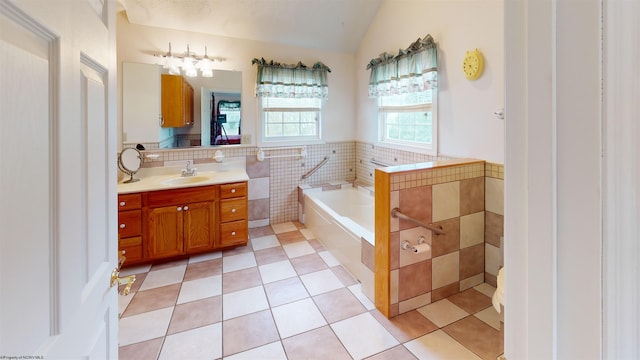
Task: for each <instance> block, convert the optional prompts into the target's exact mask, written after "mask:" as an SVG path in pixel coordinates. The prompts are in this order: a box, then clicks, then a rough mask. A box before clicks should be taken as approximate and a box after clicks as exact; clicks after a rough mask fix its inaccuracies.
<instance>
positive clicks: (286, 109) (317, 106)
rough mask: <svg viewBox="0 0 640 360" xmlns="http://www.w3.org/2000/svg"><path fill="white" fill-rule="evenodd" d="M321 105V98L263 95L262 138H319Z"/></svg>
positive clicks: (278, 139) (267, 139)
mask: <svg viewBox="0 0 640 360" xmlns="http://www.w3.org/2000/svg"><path fill="white" fill-rule="evenodd" d="M321 107H322V100H321V99H305V98H302V99H297V98H273V97H263V98H262V113H263V119H264V121H263V126H264V128H263V134H264V136H263V138H264V140H265V141H289V140H319V139H320V110H321Z"/></svg>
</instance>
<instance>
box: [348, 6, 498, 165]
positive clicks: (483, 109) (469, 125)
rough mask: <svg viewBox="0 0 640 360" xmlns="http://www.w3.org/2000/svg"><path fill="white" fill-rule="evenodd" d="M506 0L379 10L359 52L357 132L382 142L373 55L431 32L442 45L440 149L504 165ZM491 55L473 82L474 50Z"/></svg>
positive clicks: (362, 138) (364, 139)
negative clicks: (372, 85) (501, 115)
mask: <svg viewBox="0 0 640 360" xmlns="http://www.w3.org/2000/svg"><path fill="white" fill-rule="evenodd" d="M503 13H504V10H503V1H490V0H489V1H484V0H483V1H465V2H459V1H424V0H387V1H385V2H384V3H383V4H382V5H381V6H380V9H379V10H378V14H377V15H376V18H375V20H374V21H373V23H372V24H371V26H370V27H369V30H368V31H367V34H366V36H365V38H364V40H363V41H362V43H361V45H360V48H359V49H358V52H357V54H356V58H355V67H354V69H355V72H356V98H357V102H358V108H357V137H356V140H358V141H362V142H366V143H374V144H375V143H376V142H377V105H376V101H375V100H374V99H368V98H367V84H368V81H369V74H370V72H369V71H367V70H366V64H367V63H369V60H370V59H372V58H374V57H377V56H378V55H379V54H380V53H382V52H384V51H387V52H390V53H397V51H398V49H399V48H403V49H404V48H406V47H407V46H409V44H411V43H412V42H413V41H415V40H416V39H417V38H420V37H424V36H425V35H426V34H431V35H432V36H433V38H434V39H435V41H436V42H437V43H438V68H439V71H438V78H439V81H438V82H439V85H438V104H437V111H438V119H439V126H440V130H439V136H440V138H439V139H440V144H439V153H440V154H444V155H448V156H455V157H471V158H478V159H484V160H487V161H491V162H496V163H501V164H502V163H504V122H503V121H502V120H499V119H498V118H497V117H496V116H495V115H494V114H493V113H494V111H496V110H497V109H499V108H503V107H504V70H503V69H504V60H503V57H504V50H503V48H504V41H503V38H504V25H503V23H504V19H503ZM474 48H478V49H479V50H480V51H481V52H482V53H483V54H484V58H485V69H484V73H483V74H482V76H481V77H480V78H479V79H478V80H475V81H468V80H466V78H465V77H464V74H463V73H462V71H461V67H462V59H463V57H464V55H465V52H466V51H467V50H471V49H474Z"/></svg>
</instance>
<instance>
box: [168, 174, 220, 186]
mask: <svg viewBox="0 0 640 360" xmlns="http://www.w3.org/2000/svg"><path fill="white" fill-rule="evenodd" d="M209 179H211V178H210V177H208V176H184V177H183V176H178V177H174V178H170V179H166V180H164V181H162V183H163V184H165V185H184V184H196V183H199V182H203V181H207V180H209Z"/></svg>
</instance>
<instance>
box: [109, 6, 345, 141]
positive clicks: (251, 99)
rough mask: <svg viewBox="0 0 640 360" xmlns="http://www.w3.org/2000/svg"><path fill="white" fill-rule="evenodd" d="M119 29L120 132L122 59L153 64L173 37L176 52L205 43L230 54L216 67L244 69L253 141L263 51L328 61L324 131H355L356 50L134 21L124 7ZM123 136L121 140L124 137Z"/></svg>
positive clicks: (246, 118)
mask: <svg viewBox="0 0 640 360" xmlns="http://www.w3.org/2000/svg"><path fill="white" fill-rule="evenodd" d="M117 35H118V39H117V48H118V74H119V79H118V84H119V85H118V87H119V88H118V94H119V96H118V98H119V99H118V101H119V103H118V105H119V106H118V108H119V109H120V110H119V114H118V134H121V133H122V110H121V109H122V106H121V105H122V96H121V94H122V85H121V84H122V75H120V74H122V71H121V70H122V62H123V61H128V62H140V63H148V64H152V63H154V61H155V60H156V58H155V57H154V56H153V55H154V54H164V53H166V52H167V51H168V47H169V42H171V47H172V50H173V52H174V53H180V52H184V51H186V49H187V44H189V46H190V50H191V51H192V52H197V53H199V54H202V53H204V46H205V45H206V46H207V53H208V55H209V56H210V57H218V56H219V57H224V58H226V60H225V61H224V62H216V63H215V65H214V66H215V68H216V69H220V70H235V71H241V72H242V133H243V134H250V135H252V142H251V144H254V145H255V144H256V124H257V101H256V97H255V96H254V93H255V77H256V67H255V66H253V65H251V60H252V59H253V58H260V57H264V58H265V59H267V60H270V59H273V60H276V61H279V62H282V63H292V64H295V63H297V62H298V61H302V62H303V63H305V64H307V65H311V64H313V63H315V62H317V61H322V62H323V63H325V64H326V65H327V66H329V67H330V68H331V73H330V74H329V86H330V90H329V99H328V100H327V101H326V103H325V108H324V113H323V129H322V131H323V136H324V138H325V140H326V141H327V142H335V141H345V140H353V138H354V137H355V123H354V122H353V121H352V119H354V118H355V98H354V94H355V90H354V89H355V79H354V76H353V68H354V55H353V54H350V53H340V52H331V51H325V50H318V49H307V48H301V47H294V46H285V45H280V44H274V43H265V42H259V41H251V40H244V39H234V38H227V37H221V36H214V35H207V34H201V33H193V32H186V31H177V30H169V29H163V28H155V27H149V26H140V25H133V24H129V23H128V21H127V19H126V15H125V14H124V13H119V14H118V16H117ZM120 136H121V135H119V137H118V144H121V142H122V141H121V137H120Z"/></svg>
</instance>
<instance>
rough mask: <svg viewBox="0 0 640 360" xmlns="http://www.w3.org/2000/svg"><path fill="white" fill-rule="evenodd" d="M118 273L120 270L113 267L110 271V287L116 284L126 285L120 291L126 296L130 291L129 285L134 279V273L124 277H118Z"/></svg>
mask: <svg viewBox="0 0 640 360" xmlns="http://www.w3.org/2000/svg"><path fill="white" fill-rule="evenodd" d="M119 275H120V271H119V270H118V269H113V271H112V272H111V287H114V286H116V285H118V286H120V285H126V286H125V287H124V290H123V291H122V295H124V296H127V295H129V293H130V292H131V286H132V285H133V283H134V282H135V281H136V276H135V275H129V276H125V277H122V278H121V277H118V276H119Z"/></svg>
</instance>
